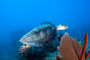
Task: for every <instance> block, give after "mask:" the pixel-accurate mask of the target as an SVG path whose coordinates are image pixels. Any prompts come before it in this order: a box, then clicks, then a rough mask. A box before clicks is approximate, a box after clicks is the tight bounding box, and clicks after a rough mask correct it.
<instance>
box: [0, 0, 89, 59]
mask: <svg viewBox="0 0 90 60" xmlns="http://www.w3.org/2000/svg"><path fill="white" fill-rule="evenodd" d="M46 21H47V22H52V23H53V24H55V25H59V24H66V25H68V27H69V28H68V29H67V30H65V31H62V33H63V34H64V32H68V33H69V34H70V36H72V37H73V38H77V39H79V40H81V41H83V38H84V35H85V33H88V34H89V42H88V48H89V47H90V45H89V44H90V0H0V60H14V59H15V58H14V56H15V53H14V50H15V49H14V47H13V45H14V44H15V43H16V41H18V40H19V39H20V38H21V37H22V36H23V35H24V34H26V33H27V32H29V31H30V30H31V29H33V28H35V27H37V26H39V25H40V23H42V22H46ZM88 48H87V50H88ZM10 52H11V53H10ZM17 60H18V59H17Z"/></svg>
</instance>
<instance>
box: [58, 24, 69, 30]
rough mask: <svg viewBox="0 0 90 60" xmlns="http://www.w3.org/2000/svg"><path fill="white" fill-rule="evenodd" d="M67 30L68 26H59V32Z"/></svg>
mask: <svg viewBox="0 0 90 60" xmlns="http://www.w3.org/2000/svg"><path fill="white" fill-rule="evenodd" d="M67 28H68V26H67V25H59V26H57V30H65V29H67Z"/></svg>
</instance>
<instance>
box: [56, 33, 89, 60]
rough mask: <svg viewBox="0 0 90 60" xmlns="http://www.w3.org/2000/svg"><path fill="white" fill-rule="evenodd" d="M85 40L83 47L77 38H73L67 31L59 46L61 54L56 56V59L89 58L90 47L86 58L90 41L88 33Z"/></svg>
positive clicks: (73, 59)
mask: <svg viewBox="0 0 90 60" xmlns="http://www.w3.org/2000/svg"><path fill="white" fill-rule="evenodd" d="M84 40H85V42H84V46H83V47H82V46H81V44H80V43H78V42H77V40H76V39H73V38H71V37H70V36H69V34H67V33H66V34H65V35H64V36H63V37H62V38H61V42H60V44H61V45H60V46H59V47H58V50H59V55H58V56H56V60H88V58H89V56H90V48H89V53H88V54H87V56H86V58H85V52H86V48H87V43H88V33H86V34H85V37H84Z"/></svg>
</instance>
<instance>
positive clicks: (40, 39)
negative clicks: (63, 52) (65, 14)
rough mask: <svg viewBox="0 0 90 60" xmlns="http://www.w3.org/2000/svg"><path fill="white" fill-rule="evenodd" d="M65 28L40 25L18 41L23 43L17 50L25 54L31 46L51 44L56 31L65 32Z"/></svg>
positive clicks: (48, 23) (48, 24)
mask: <svg viewBox="0 0 90 60" xmlns="http://www.w3.org/2000/svg"><path fill="white" fill-rule="evenodd" d="M67 28H68V26H67V25H58V26H55V25H54V24H52V23H50V22H45V23H41V25H40V26H38V27H36V28H34V29H32V30H31V31H30V32H29V33H27V34H26V35H24V36H23V37H22V38H21V39H20V40H19V41H20V42H21V43H23V46H21V47H20V48H19V53H20V54H23V53H25V52H26V51H27V50H28V49H29V48H30V47H31V46H36V47H38V46H44V45H46V44H48V43H50V42H52V41H53V40H54V39H55V37H57V33H56V31H57V30H65V29H67Z"/></svg>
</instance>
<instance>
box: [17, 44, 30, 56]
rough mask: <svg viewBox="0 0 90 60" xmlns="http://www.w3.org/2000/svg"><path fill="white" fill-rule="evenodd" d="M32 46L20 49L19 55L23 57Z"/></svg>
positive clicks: (24, 46)
mask: <svg viewBox="0 0 90 60" xmlns="http://www.w3.org/2000/svg"><path fill="white" fill-rule="evenodd" d="M30 47H31V46H30V45H23V46H21V47H20V48H19V51H18V52H19V54H20V55H23V54H24V53H25V52H26V51H27V50H28V49H29V48H30Z"/></svg>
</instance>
